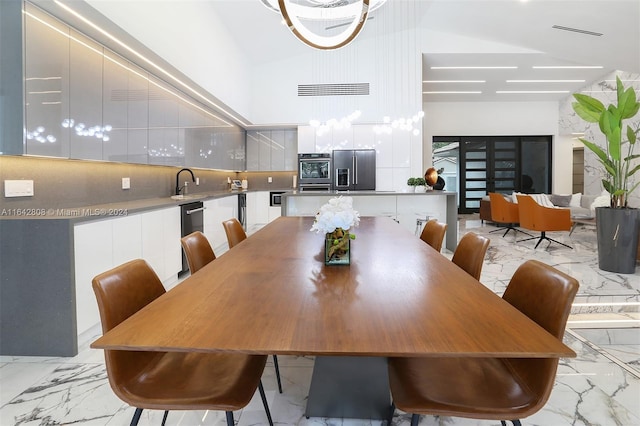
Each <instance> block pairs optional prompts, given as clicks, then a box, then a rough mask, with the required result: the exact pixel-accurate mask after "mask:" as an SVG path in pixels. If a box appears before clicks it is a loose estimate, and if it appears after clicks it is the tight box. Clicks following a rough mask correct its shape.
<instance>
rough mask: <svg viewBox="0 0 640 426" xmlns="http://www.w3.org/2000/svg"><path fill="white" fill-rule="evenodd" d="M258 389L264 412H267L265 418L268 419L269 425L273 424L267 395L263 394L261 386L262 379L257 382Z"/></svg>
mask: <svg viewBox="0 0 640 426" xmlns="http://www.w3.org/2000/svg"><path fill="white" fill-rule="evenodd" d="M258 390H259V391H260V398H262V405H264V412H265V413H267V420H269V426H273V420H272V419H271V411H269V404H267V396H266V395H265V394H264V387H262V380H260V383H259V384H258Z"/></svg>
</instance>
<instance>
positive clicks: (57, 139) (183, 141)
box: [24, 3, 272, 170]
mask: <svg viewBox="0 0 640 426" xmlns="http://www.w3.org/2000/svg"><path fill="white" fill-rule="evenodd" d="M25 12H26V13H25V51H24V54H25V60H24V62H25V67H24V72H25V88H26V93H25V99H26V108H25V126H26V143H25V148H24V152H25V153H26V154H31V155H46V156H53V157H64V158H74V159H91V160H107V161H119V162H130V163H140V164H159V165H172V166H183V167H184V166H186V167H202V168H217V169H225V170H245V158H246V155H245V139H246V135H245V131H244V129H242V128H241V127H239V126H237V125H235V124H233V123H231V122H229V121H228V120H227V119H225V118H224V117H223V116H222V115H220V114H218V113H217V112H215V111H213V110H211V109H210V108H208V107H207V106H205V105H203V104H201V103H199V102H198V101H196V100H195V99H193V98H191V97H190V96H188V95H187V94H185V93H183V92H181V91H180V90H178V89H176V88H175V87H173V86H172V85H171V84H169V83H166V82H165V81H163V80H161V79H160V78H157V77H155V76H153V75H152V74H150V73H149V72H147V71H145V70H144V69H142V68H140V67H139V66H137V65H135V64H133V63H131V62H130V61H128V60H126V59H124V58H122V57H121V56H120V55H118V54H117V53H115V52H112V51H111V50H109V49H107V48H105V47H104V46H102V45H101V44H99V43H98V42H96V41H94V40H92V39H90V38H88V37H86V36H84V35H83V34H81V33H79V32H77V31H76V30H74V29H72V28H70V27H69V26H68V25H66V24H64V23H62V22H60V21H58V20H57V19H55V18H52V17H51V16H50V15H48V14H46V13H44V12H42V11H41V10H40V9H38V8H37V7H35V6H33V5H32V4H30V3H25ZM271 148H272V147H271V146H270V145H269V146H268V148H267V151H269V150H270V149H271ZM263 154H264V155H269V156H270V155H271V153H270V152H265V153H263ZM269 158H270V157H269ZM269 161H270V160H269Z"/></svg>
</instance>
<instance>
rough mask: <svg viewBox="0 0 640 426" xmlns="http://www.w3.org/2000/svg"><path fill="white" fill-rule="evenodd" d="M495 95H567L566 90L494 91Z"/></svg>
mask: <svg viewBox="0 0 640 426" xmlns="http://www.w3.org/2000/svg"><path fill="white" fill-rule="evenodd" d="M496 93H501V94H510V93H569V91H568V90H496Z"/></svg>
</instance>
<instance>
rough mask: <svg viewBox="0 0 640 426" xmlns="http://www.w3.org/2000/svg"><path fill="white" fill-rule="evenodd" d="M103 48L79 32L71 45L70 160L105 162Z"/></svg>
mask: <svg viewBox="0 0 640 426" xmlns="http://www.w3.org/2000/svg"><path fill="white" fill-rule="evenodd" d="M102 59H103V52H102V47H101V46H100V45H99V44H97V43H95V42H93V41H91V40H90V39H88V38H86V37H84V36H83V35H82V34H79V33H77V32H75V31H73V30H72V31H71V42H70V43H69V68H70V71H71V73H70V77H71V78H70V79H69V119H70V120H72V122H73V123H74V126H73V128H72V131H71V132H70V134H69V158H78V159H80V158H81V159H87V160H102V159H103V157H102V142H103V138H104V131H103V122H102Z"/></svg>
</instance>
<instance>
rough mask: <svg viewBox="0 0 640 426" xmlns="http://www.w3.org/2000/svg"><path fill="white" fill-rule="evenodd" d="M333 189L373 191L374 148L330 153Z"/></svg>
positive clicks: (374, 185) (374, 182) (374, 176)
mask: <svg viewBox="0 0 640 426" xmlns="http://www.w3.org/2000/svg"><path fill="white" fill-rule="evenodd" d="M332 164H333V170H334V171H335V173H334V174H333V189H335V190H337V191H369V190H371V191H373V190H375V189H376V150H375V149H345V150H335V151H333V154H332Z"/></svg>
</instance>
